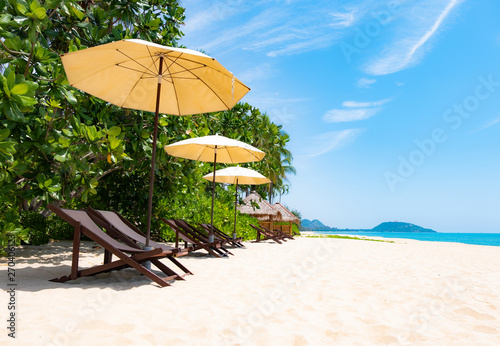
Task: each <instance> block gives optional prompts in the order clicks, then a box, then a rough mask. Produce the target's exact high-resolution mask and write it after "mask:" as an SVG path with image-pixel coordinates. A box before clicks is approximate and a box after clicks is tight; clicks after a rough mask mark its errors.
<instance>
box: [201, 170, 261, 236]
mask: <svg viewBox="0 0 500 346" xmlns="http://www.w3.org/2000/svg"><path fill="white" fill-rule="evenodd" d="M213 175H214V174H213V173H209V174H207V175H204V176H203V179H206V180H213ZM215 181H216V182H218V183H224V184H236V192H235V197H234V230H233V238H234V239H236V208H237V206H238V184H241V185H260V184H267V183H270V182H271V180H270V179H268V178H266V177H265V176H263V175H262V174H260V173H259V172H257V171H254V170H253V169H249V168H244V167H228V168H224V169H219V170H218V171H215ZM212 198H213V196H212Z"/></svg>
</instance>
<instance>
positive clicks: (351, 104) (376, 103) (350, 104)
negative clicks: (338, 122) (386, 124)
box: [342, 99, 391, 108]
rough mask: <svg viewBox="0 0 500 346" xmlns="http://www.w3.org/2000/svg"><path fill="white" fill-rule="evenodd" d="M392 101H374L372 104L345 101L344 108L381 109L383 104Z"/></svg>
mask: <svg viewBox="0 0 500 346" xmlns="http://www.w3.org/2000/svg"><path fill="white" fill-rule="evenodd" d="M389 101H391V99H384V100H380V101H372V102H358V101H344V102H342V106H344V107H351V108H360V107H379V106H382V105H383V104H385V103H387V102H389Z"/></svg>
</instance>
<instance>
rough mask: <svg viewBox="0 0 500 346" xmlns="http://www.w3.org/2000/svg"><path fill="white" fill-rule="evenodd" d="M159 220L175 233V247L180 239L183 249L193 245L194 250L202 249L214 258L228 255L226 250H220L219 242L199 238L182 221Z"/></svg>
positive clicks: (202, 237) (197, 234)
mask: <svg viewBox="0 0 500 346" xmlns="http://www.w3.org/2000/svg"><path fill="white" fill-rule="evenodd" d="M161 220H162V221H163V222H164V223H166V224H167V225H168V226H170V228H172V229H173V230H174V231H175V247H178V246H179V245H178V243H179V239H181V240H183V241H184V244H185V247H187V246H188V244H193V245H192V247H193V249H194V250H199V249H204V250H206V251H207V252H208V253H209V254H210V255H212V256H214V257H218V258H220V257H223V256H227V255H228V254H227V253H226V252H227V250H226V249H224V250H225V251H224V250H221V249H222V245H221V242H220V241H219V240H215V241H214V242H209V241H208V238H207V237H205V236H200V234H199V233H197V232H195V231H194V230H193V228H192V227H190V226H189V224H188V223H187V222H185V221H183V220H167V219H164V218H161Z"/></svg>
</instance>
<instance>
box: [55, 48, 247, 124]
mask: <svg viewBox="0 0 500 346" xmlns="http://www.w3.org/2000/svg"><path fill="white" fill-rule="evenodd" d="M61 60H62V63H63V65H64V69H65V71H66V75H67V77H68V81H69V84H70V85H71V86H74V87H75V88H78V89H80V90H83V91H86V92H88V93H89V94H92V95H94V96H97V97H99V98H101V99H103V100H104V101H107V102H109V103H112V104H114V105H116V106H118V107H122V108H130V109H137V110H143V111H148V112H155V111H156V98H155V97H154V96H153V95H155V94H156V92H157V87H158V84H161V91H160V93H159V98H160V100H161V102H160V104H159V109H158V111H159V112H160V113H163V114H173V115H189V114H199V113H208V112H215V111H220V110H225V109H231V108H233V106H234V105H235V104H236V103H237V102H238V101H239V100H240V99H241V98H242V97H243V96H244V95H245V94H246V93H247V92H248V91H249V90H250V89H249V88H248V87H247V86H246V85H244V84H243V83H242V82H241V81H240V80H238V79H237V78H235V77H234V75H233V74H232V73H231V72H229V71H228V70H226V69H225V68H224V66H222V65H221V64H220V63H219V62H218V61H217V60H215V59H214V58H212V57H210V56H208V55H205V54H203V53H200V52H197V51H194V50H191V49H184V48H175V47H167V46H162V45H159V44H155V43H151V42H147V41H143V40H138V39H132V40H122V41H116V42H112V43H108V44H104V45H100V46H96V47H92V48H87V49H84V50H80V51H76V52H71V53H67V54H64V55H62V56H61Z"/></svg>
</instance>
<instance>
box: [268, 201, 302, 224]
mask: <svg viewBox="0 0 500 346" xmlns="http://www.w3.org/2000/svg"><path fill="white" fill-rule="evenodd" d="M273 208H274V209H276V210H278V211H279V212H280V214H281V219H276V220H275V221H277V222H293V223H294V224H297V225H298V224H300V220H299V218H298V217H297V216H295V215H294V214H293V213H292V212H291V211H290V210H288V209H287V208H285V207H284V206H283V205H282V204H281V203H275V204H274V205H273Z"/></svg>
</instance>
